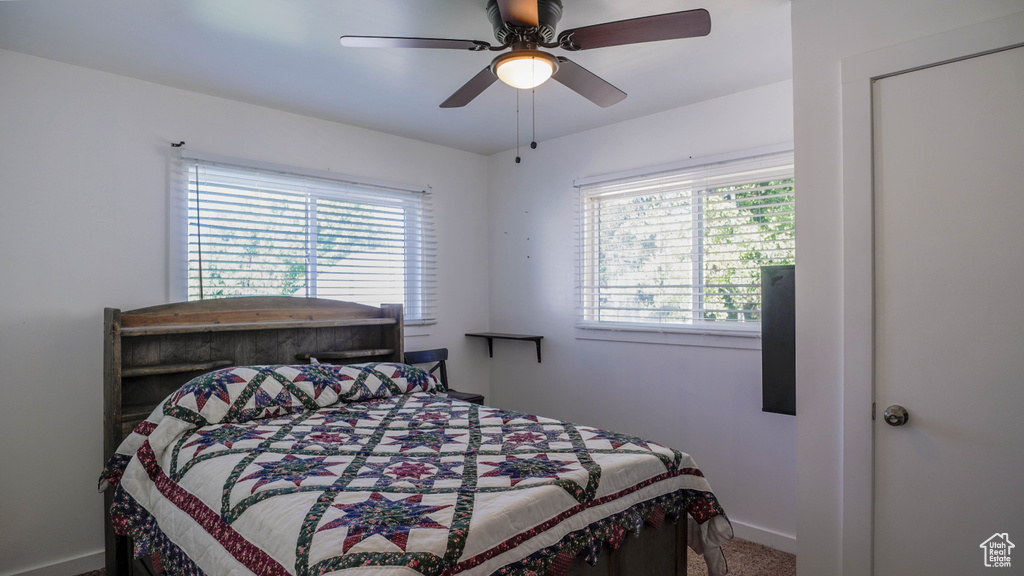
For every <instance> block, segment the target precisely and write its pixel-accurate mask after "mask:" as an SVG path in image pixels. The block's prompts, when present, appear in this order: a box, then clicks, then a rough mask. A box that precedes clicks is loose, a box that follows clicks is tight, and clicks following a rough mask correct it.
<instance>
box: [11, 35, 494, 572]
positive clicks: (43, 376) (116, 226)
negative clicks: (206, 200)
mask: <svg viewBox="0 0 1024 576" xmlns="http://www.w3.org/2000/svg"><path fill="white" fill-rule="evenodd" d="M178 140H185V141H186V142H187V143H188V146H189V148H191V149H193V150H195V151H200V152H208V153H214V154H222V155H228V156H235V157H238V158H246V159H253V160H262V161H266V162H274V163H278V164H287V165H293V166H300V167H307V168H314V169H322V170H333V171H336V172H340V173H345V174H351V175H356V176H363V177H367V178H374V179H379V180H388V181H392V182H406V183H411V184H427V185H431V186H433V190H434V193H435V212H436V214H437V225H438V232H439V234H438V241H439V268H440V277H441V285H440V302H439V312H440V321H439V323H438V324H437V325H436V326H434V327H432V328H431V329H430V330H429V331H430V335H429V336H419V337H409V338H408V339H407V348H408V349H419V348H428V347H435V346H447V347H449V348H450V349H451V359H452V366H451V378H452V379H453V380H455V381H457V382H459V383H460V385H461V386H462V387H463V388H465V389H469V390H475V391H479V392H487V382H488V373H489V368H490V366H489V365H488V364H487V361H486V357H483V356H481V354H480V353H479V350H477V349H476V348H475V347H473V346H472V343H468V342H466V340H467V339H466V338H465V337H463V336H462V334H463V333H464V332H467V331H472V330H477V329H480V328H481V327H485V326H486V324H487V319H488V294H487V273H488V271H487V265H486V262H487V258H488V253H487V248H486V245H487V231H486V221H485V216H486V214H487V195H486V193H485V189H486V186H487V180H486V160H485V159H484V158H483V157H482V156H478V155H475V154H470V153H466V152H460V151H456V150H452V149H449V148H444V147H441V146H436V145H431V144H425V143H422V142H416V141H413V140H408V139H402V138H397V137H392V136H386V135H383V134H380V133H376V132H370V131H367V130H362V129H357V128H352V127H349V126H344V125H340V124H334V123H330V122H325V121H321V120H315V119H311V118H306V117H302V116H297V115H293V114H287V113H283V112H280V111H275V110H270V109H266V108H261V107H257V106H251V105H246V104H240V103H237V102H232V101H229V100H224V99H220V98H214V97H210V96H203V95H199V94H196V93H192V92H186V91H182V90H176V89H171V88H167V87H164V86H159V85H156V84H150V83H146V82H141V81H137V80H131V79H128V78H124V77H119V76H113V75H110V74H105V73H101V72H96V71H93V70H88V69H84V68H80V67H75V66H69V65H65V64H59V63H56V62H52V61H48V60H43V59H39V58H34V57H30V56H25V55H22V54H18V53H14V52H9V51H3V50H0V398H2V401H0V438H2V442H0V574H13V573H20V572H22V571H25V570H29V569H31V568H33V567H36V566H41V565H48V564H54V563H58V562H61V561H63V560H66V559H71V558H76V557H82V556H85V558H84V559H83V560H80V561H78V562H72V563H70V564H67V565H65V569H66V570H68V571H69V573H76V571H84V570H85V569H87V568H96V567H98V566H99V565H101V563H102V559H101V558H100V557H99V556H93V555H94V554H97V553H99V552H100V551H101V550H102V548H103V531H102V520H103V517H102V500H103V499H102V497H101V495H100V494H99V493H97V492H96V488H95V486H96V479H97V476H98V474H99V471H100V469H101V467H102V464H103V462H102V397H103V392H102V390H103V386H102V381H103V380H102V350H103V348H102V312H103V307H104V306H114V307H118V308H122V309H131V308H136V307H140V306H148V305H153V304H159V303H163V302H166V301H167V299H168V298H169V291H168V271H167V270H168V252H169V250H168V235H169V226H168V209H167V206H168V176H169V175H168V166H169V162H168V158H169V155H170V153H171V148H170V146H169V143H170V142H177V141H178Z"/></svg>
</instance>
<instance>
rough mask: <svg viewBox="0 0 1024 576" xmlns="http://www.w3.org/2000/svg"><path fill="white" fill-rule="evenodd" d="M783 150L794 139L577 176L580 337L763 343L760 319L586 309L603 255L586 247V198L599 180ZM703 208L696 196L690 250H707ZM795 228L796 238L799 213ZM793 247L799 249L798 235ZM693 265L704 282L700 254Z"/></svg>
mask: <svg viewBox="0 0 1024 576" xmlns="http://www.w3.org/2000/svg"><path fill="white" fill-rule="evenodd" d="M780 154H789V155H790V156H791V158H792V154H793V144H792V142H784V143H780V144H775V145H771V146H764V147H760V148H754V149H748V150H743V151H738V152H730V153H726V154H719V155H714V156H706V157H700V158H689V159H686V160H684V161H681V162H675V163H671V164H665V165H659V166H652V167H645V168H639V169H634V170H629V171H624V172H617V173H612V174H605V175H599V176H593V177H588V178H581V179H577V180H575V181H574V182H573V186H574V188H575V189H576V194H577V211H578V212H577V218H576V224H577V238H576V240H577V243H576V244H577V245H576V257H575V263H576V264H575V267H576V274H575V277H574V286H575V289H576V306H577V310H576V313H575V335H576V338H577V339H582V340H612V341H622V342H649V343H658V344H679V345H699V346H712V347H725V348H748V349H758V348H760V338H761V323H760V321H757V322H753V321H747V322H722V321H719V322H715V321H697V322H691V323H681V322H680V323H655V322H650V323H645V322H642V321H627V322H620V321H607V320H599V319H596V318H593V317H590V314H588V303H587V299H588V296H587V291H588V287H589V289H590V290H593V287H594V286H596V284H594V282H599V281H598V280H596V279H595V277H594V276H595V274H597V273H598V272H595V268H596V262H597V260H596V259H597V258H599V254H598V253H597V251H596V250H595V249H593V248H590V249H588V245H587V242H588V236H587V235H588V234H592V233H593V231H592V230H589V229H588V227H587V222H586V221H585V220H586V217H587V207H586V202H587V200H588V197H593V196H594V195H588V194H587V190H588V189H591V190H593V189H594V188H598V187H600V186H601V185H607V184H611V183H614V182H629V181H630V180H640V179H644V178H651V177H653V176H656V175H659V174H663V173H664V174H669V173H673V172H682V171H686V170H693V169H698V168H701V167H705V166H710V165H719V164H728V163H740V162H742V161H745V160H747V161H749V160H753V159H756V158H757V157H762V156H772V155H780ZM794 188H795V184H794ZM712 189H713V188H712ZM794 195H795V189H794ZM793 206H794V207H795V203H794V204H793ZM702 208H703V203H702V202H698V203H697V205H696V208H695V209H693V210H692V212H691V218H692V222H693V225H694V226H699V225H701V228H700V231H701V232H700V234H698V235H697V237H696V238H695V239H694V240H693V242H692V243H691V249H692V250H691V252H692V251H693V250H703V242H704V228H703V226H702V221H703V218H704V214H703V210H702ZM792 230H793V234H794V239H795V230H796V225H795V218H794V224H793V227H792ZM793 247H794V249H795V241H794V246H793ZM794 254H795V253H794ZM693 266H694V270H695V272H694V274H695V278H698V277H699V282H700V284H701V285H703V282H704V278H703V277H702V273H703V272H702V268H703V266H701V265H700V262H698V261H696V259H694V261H693ZM591 298H592V297H591ZM694 299H695V300H696V299H697V297H696V296H695V297H694ZM590 306H591V307H590V308H589V310H595V309H597V307H595V306H593V303H591V305H590ZM702 309H703V308H702V307H701V306H695V307H693V308H692V311H693V313H694V314H697V313H699V312H700V310H702Z"/></svg>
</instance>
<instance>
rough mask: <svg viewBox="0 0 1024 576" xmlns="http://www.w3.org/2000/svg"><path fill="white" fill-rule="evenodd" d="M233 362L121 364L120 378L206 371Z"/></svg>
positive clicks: (232, 363) (232, 361) (230, 364)
mask: <svg viewBox="0 0 1024 576" xmlns="http://www.w3.org/2000/svg"><path fill="white" fill-rule="evenodd" d="M234 364H235V361H234V360H213V361H210V362H192V363H188V364H149V365H146V366H121V377H122V378H136V377H140V376H158V375H161V374H181V373H183V372H197V371H203V372H208V371H210V370H216V369H217V368H224V367H226V366H232V365H234Z"/></svg>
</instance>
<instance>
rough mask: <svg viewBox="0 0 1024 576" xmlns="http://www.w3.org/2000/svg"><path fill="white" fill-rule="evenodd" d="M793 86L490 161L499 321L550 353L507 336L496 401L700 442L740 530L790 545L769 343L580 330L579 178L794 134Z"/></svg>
mask: <svg viewBox="0 0 1024 576" xmlns="http://www.w3.org/2000/svg"><path fill="white" fill-rule="evenodd" d="M791 89H792V85H791V83H790V82H788V81H787V82H782V83H778V84H773V85H769V86H765V87H763V88H759V89H755V90H751V91H747V92H742V93H739V94H734V95H731V96H727V97H724V98H719V99H716V100H711V101H708V102H704V103H700V104H696V105H692V106H687V107H683V108H678V109H675V110H671V111H668V112H664V113H660V114H656V115H653V116H648V117H645V118H640V119H637V120H633V121H630V122H625V123H622V124H616V125H612V126H607V127H603V128H599V129H595V130H590V131H587V132H583V133H580V134H575V135H571V136H566V137H563V138H559V139H556V140H551V141H545V142H541V143H540V146H539V148H538V149H537V150H530V149H529V148H528V147H524V149H523V150H522V158H523V160H522V163H521V164H516V163H515V162H514V157H515V151H514V150H513V151H509V152H506V153H502V154H497V155H494V156H491V157H490V158H489V159H488V162H489V179H490V262H491V275H490V282H491V320H490V328H491V330H494V331H497V332H515V333H527V334H540V335H543V336H544V340H543V353H544V360H543V363H541V364H538V363H537V362H536V357H535V355H534V350H533V347H532V345H531V344H529V343H519V342H510V341H496V342H495V343H494V348H495V350H494V358H492V359H491V362H492V366H493V369H492V372H491V397H490V398H489V399H488V401H489V402H491V401H493V402H494V403H495V404H497V405H500V406H507V407H510V408H514V409H520V410H525V411H528V412H534V413H542V414H545V415H550V416H554V417H558V418H563V419H568V420H571V421H575V422H580V423H587V424H592V425H596V426H600V427H604V428H610V429H614V430H619V431H622V432H627V433H631V434H636V435H640V436H644V437H648V438H651V439H652V440H656V441H660V442H662V443H665V444H667V445H669V446H673V447H678V448H679V449H681V450H684V451H687V452H689V453H690V454H691V455H692V456H693V457H694V459H695V460H696V462H697V465H698V466H700V468H701V469H702V470H703V471H704V473H705V474H706V475H707V477H708V479H709V481H710V482H711V486H712V488H714V490H715V492H716V494H717V495H718V496H719V497H720V500H721V502H722V504H723V506H724V507H725V510H726V512H727V513H728V515H729V517H730V518H731V519H732V520H733V521H734V523H736V524H737V534H738V535H740V536H744V537H749V538H752V539H757V540H760V541H762V542H765V543H768V544H771V545H775V546H778V547H784V548H792V547H793V546H794V542H793V538H794V534H795V532H796V516H795V509H796V487H795V486H796V452H795V433H796V422H795V421H794V418H793V417H792V416H784V415H779V414H766V413H763V412H761V355H760V352H759V350H738V349H725V348H714V347H700V346H678V345H667V344H641V343H623V342H608V341H593V340H581V339H577V338H576V335H577V332H576V331H575V330H574V322H575V304H574V300H573V294H574V292H573V290H574V288H573V286H574V276H573V255H574V246H575V241H576V240H575V231H574V227H573V225H574V210H575V205H576V201H577V196H576V191H575V189H574V188H573V185H572V184H573V180H574V179H575V178H580V177H586V176H594V175H600V174H606V173H611V172H617V171H623V170H630V169H635V168H642V167H646V166H653V165H659V164H665V163H670V162H675V161H680V160H684V159H687V158H689V157H694V158H697V157H702V156H710V155H713V154H720V153H726V152H733V151H741V150H744V149H749V148H755V147H759V146H766V145H770V144H777V143H782V142H787V141H790V140H792V137H793V132H792V130H793V123H792V122H793V118H792V99H791ZM581 105H583V106H585V105H588V104H587V103H585V102H584V103H583V104H581ZM799 189H800V190H807V188H806V187H805V185H804V184H803V183H800V184H799ZM800 193H802V192H800ZM800 193H798V194H800ZM801 257H802V256H801V255H800V254H799V253H798V255H797V259H798V261H800V259H801ZM478 348H479V354H482V355H486V344H485V343H484V342H482V341H481V342H480V343H479V344H478ZM751 526H753V527H760V528H763V529H764V530H763V531H761V530H754V529H750V527H751Z"/></svg>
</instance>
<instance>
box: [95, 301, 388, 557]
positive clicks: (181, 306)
mask: <svg viewBox="0 0 1024 576" xmlns="http://www.w3.org/2000/svg"><path fill="white" fill-rule="evenodd" d="M103 319H104V343H103V381H104V386H103V454H104V456H103V457H104V460H106V459H108V458H110V457H111V456H112V455H113V454H114V451H115V450H117V447H118V445H120V443H121V441H122V440H123V439H124V438H125V437H127V436H128V434H129V433H131V431H132V429H133V428H135V426H136V425H137V424H138V423H139V422H141V421H142V420H145V419H146V417H147V416H149V414H150V413H151V412H152V411H153V409H154V408H156V406H157V404H158V403H160V402H161V401H162V400H163V399H164V398H166V397H167V396H168V395H169V394H170V393H172V392H174V391H175V390H177V389H178V388H180V387H181V386H182V385H183V384H185V383H186V382H188V381H189V380H191V379H192V378H194V377H196V376H199V375H201V374H203V373H206V372H209V371H211V370H216V369H218V368H223V367H226V366H245V365H263V364H298V363H306V362H308V361H309V358H310V357H311V356H313V357H316V358H317V359H320V360H329V361H330V362H331V363H332V364H346V363H355V362H371V361H379V362H401V361H402V358H403V349H402V346H403V340H404V334H403V329H402V320H403V318H402V305H401V304H383V305H381V307H380V308H375V307H373V306H364V305H362V304H354V303H352V302H339V301H337V300H321V299H317V298H291V297H250V298H225V299H217V300H201V301H196V302H180V303H175V304H164V305H161V306H152V307H149V308H140V309H138V310H129V311H125V312H122V311H121V310H118V309H117V308H106V309H105V310H104V314H103ZM111 493H112V491H111V490H108V491H107V499H108V502H107V506H106V507H107V510H108V511H109V507H110V502H109V500H110V498H111V496H112V494H111ZM108 514H109V512H108ZM127 545H128V544H127V539H125V538H120V537H115V536H114V533H113V529H112V528H111V526H110V522H109V518H108V521H107V573H108V574H115V573H116V574H130V573H131V566H130V565H129V566H125V565H124V562H126V561H128V560H126V559H129V560H130V553H129V554H126V553H125V552H126V550H124V547H126V546H127ZM115 566H116V568H115Z"/></svg>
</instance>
